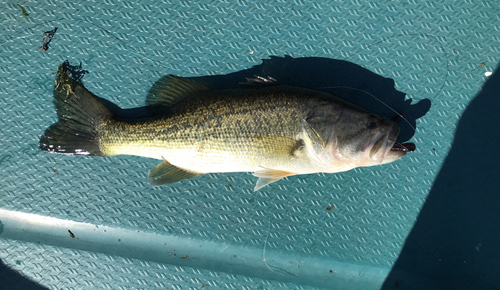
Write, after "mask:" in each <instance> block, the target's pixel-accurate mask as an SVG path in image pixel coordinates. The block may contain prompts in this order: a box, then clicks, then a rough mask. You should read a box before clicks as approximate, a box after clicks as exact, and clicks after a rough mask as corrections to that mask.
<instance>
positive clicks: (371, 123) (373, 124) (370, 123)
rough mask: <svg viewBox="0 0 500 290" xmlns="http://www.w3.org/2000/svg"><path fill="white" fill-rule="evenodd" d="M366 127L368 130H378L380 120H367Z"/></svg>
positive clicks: (371, 117)
mask: <svg viewBox="0 0 500 290" xmlns="http://www.w3.org/2000/svg"><path fill="white" fill-rule="evenodd" d="M365 126H366V128H367V129H375V128H377V126H378V120H377V118H375V117H374V116H370V117H369V118H368V119H367V120H366V124H365Z"/></svg>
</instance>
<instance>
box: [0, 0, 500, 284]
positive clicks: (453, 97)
mask: <svg viewBox="0 0 500 290" xmlns="http://www.w3.org/2000/svg"><path fill="white" fill-rule="evenodd" d="M493 3H494V2H492V1H468V2H463V3H454V2H453V1H445V2H444V3H437V2H429V1H421V0H409V1H403V2H398V5H396V4H390V3H389V4H384V3H379V2H376V1H375V2H374V1H363V0H357V1H350V2H345V1H333V2H328V3H324V2H322V1H301V0H296V1H292V2H269V1H267V2H266V1H245V0H239V1H236V2H230V1H228V2H223V1H222V2H221V1H166V2H164V3H157V2H152V1H118V0H107V1H103V2H96V3H92V4H89V2H88V1H76V2H72V3H66V2H64V1H57V0H50V1H46V2H44V3H31V2H28V3H25V4H23V5H24V7H25V8H26V9H27V12H28V13H29V16H28V17H27V18H22V15H21V11H20V9H19V7H18V6H16V5H15V4H17V2H14V1H8V3H7V4H4V5H3V8H4V9H2V10H1V11H2V12H0V23H2V27H4V29H3V30H2V31H3V32H2V33H3V36H4V37H3V38H2V40H0V136H1V138H0V145H1V146H0V165H1V166H0V180H1V181H0V185H1V189H0V204H1V209H4V210H8V211H12V212H25V213H35V214H39V215H42V216H50V217H54V218H57V219H60V220H69V221H74V222H81V223H89V224H93V225H97V226H109V227H113V228H123V229H127V230H139V231H144V232H148V233H151V234H158V235H162V234H168V235H173V236H182V237H192V238H194V239H202V240H206V241H207V243H208V242H214V243H219V244H225V243H231V244H233V245H238V246H244V247H251V248H252V249H259V250H258V251H259V255H261V253H260V251H261V250H262V246H263V241H265V240H266V238H267V239H268V242H267V245H266V247H267V249H268V250H269V251H284V252H286V253H291V254H296V255H308V256H311V257H318V259H323V260H325V261H326V260H334V261H339V262H346V263H349V264H353V265H368V266H370V267H375V268H380V269H386V270H389V269H390V267H391V266H392V265H393V264H394V262H395V261H396V259H397V257H398V255H399V252H400V250H401V247H402V246H403V244H404V242H405V238H406V236H407V235H408V233H409V231H410V230H411V228H412V226H413V224H414V221H415V219H416V218H417V215H418V213H419V209H420V208H421V207H422V205H423V203H424V201H425V199H426V197H427V194H428V193H429V189H430V187H431V186H432V184H433V182H434V179H435V177H436V174H437V173H438V171H439V169H440V167H441V165H442V163H443V160H444V158H445V157H446V155H447V153H448V151H449V149H450V146H451V141H452V138H453V134H454V132H455V127H456V123H457V121H458V119H459V118H460V116H461V114H462V112H463V111H464V109H465V108H466V106H467V105H468V103H469V102H470V100H471V99H472V98H473V97H474V95H475V94H476V92H477V91H478V90H479V88H480V86H481V84H482V83H483V82H484V80H485V77H484V72H485V71H486V70H492V69H493V68H494V67H495V64H496V62H497V61H498V57H499V54H500V49H499V47H500V46H499V45H498V43H499V42H500V33H499V31H500V20H499V18H498V17H497V15H498V14H499V13H500V11H499V10H500V8H499V7H498V5H495V4H493ZM54 27H59V30H58V31H57V33H56V35H55V38H54V39H53V41H52V42H51V44H50V48H49V50H48V51H46V52H42V51H36V50H37V49H38V48H39V47H40V45H41V44H42V38H43V36H42V33H43V32H45V31H47V30H51V29H53V28H54ZM283 55H290V56H292V57H295V58H298V57H325V58H332V59H344V60H347V61H351V62H354V63H356V64H358V65H360V66H363V67H365V68H367V69H369V70H371V71H373V72H375V73H377V74H379V75H382V76H384V77H387V78H391V79H393V80H394V82H395V87H396V89H398V90H399V91H402V92H404V93H406V94H407V96H408V97H410V98H413V99H415V100H421V99H424V98H428V99H430V100H431V102H432V108H431V110H430V111H429V112H428V113H427V114H426V115H425V116H424V117H422V118H420V119H419V120H418V131H417V132H416V134H415V136H414V137H413V140H414V141H415V143H416V144H417V148H418V150H417V152H414V153H413V154H411V155H410V156H408V157H407V158H405V159H403V160H400V161H398V162H396V163H394V164H390V165H385V166H381V167H378V168H363V169H356V170H353V171H350V172H345V173H340V174H334V175H332V174H330V175H324V174H318V175H310V176H298V177H293V178H289V179H288V180H287V181H286V182H280V183H277V184H273V185H272V186H271V187H269V188H266V189H265V190H262V191H259V192H256V193H254V192H253V191H252V189H253V186H254V183H255V178H254V177H253V176H251V175H250V174H246V173H238V174H210V175H206V176H203V177H200V178H196V179H193V180H187V181H184V182H182V183H179V184H175V185H173V186H170V187H160V188H153V187H151V186H149V184H147V182H146V173H147V170H148V169H149V168H151V167H153V166H154V165H155V163H156V161H154V160H148V159H143V158H138V157H121V156H120V157H112V158H85V157H81V158H79V157H68V156H55V155H50V154H45V153H43V152H40V151H39V150H38V147H37V143H38V138H39V136H40V134H41V133H42V132H43V130H44V129H45V128H46V127H47V126H49V125H50V124H51V123H52V122H53V121H54V120H55V119H56V115H55V112H54V109H53V105H52V103H51V94H52V93H51V92H52V89H53V78H54V76H53V75H54V73H55V70H56V68H57V66H58V65H59V64H60V63H61V62H63V61H64V60H69V61H70V62H71V64H74V65H77V64H80V63H81V64H82V68H83V69H86V70H88V71H89V73H88V74H86V75H85V77H84V78H83V82H84V84H85V85H86V86H87V87H88V88H89V89H90V90H91V91H92V92H93V93H95V94H96V95H98V96H101V97H103V98H106V99H108V100H110V101H112V102H114V103H116V104H117V105H119V106H121V107H124V108H132V107H137V106H141V105H142V104H143V102H144V96H145V93H146V91H147V90H148V89H149V88H150V86H151V85H152V84H153V82H154V81H156V80H157V79H158V78H159V77H161V76H163V75H165V74H167V73H172V74H177V75H183V76H202V75H221V74H228V73H232V72H235V71H240V70H244V69H247V68H249V67H252V66H254V65H257V64H260V63H261V59H263V58H269V57H270V56H283ZM483 62H484V63H485V64H486V65H485V66H484V67H483V66H482V65H480V64H481V63H483ZM296 73H297V78H302V76H300V74H301V72H296ZM329 206H333V209H331V210H326V209H327V208H328V207H329ZM1 220H2V217H0V221H1ZM270 223H271V225H272V227H271V230H270V231H269V224H270ZM0 234H1V233H0ZM29 234H30V232H29V231H28V232H27V233H26V237H23V236H20V237H18V239H19V240H13V239H10V238H9V237H4V236H1V235H0V237H2V238H3V239H0V252H1V253H2V254H1V255H2V256H1V257H2V259H4V261H5V262H6V263H7V264H8V265H9V266H10V267H12V268H14V269H16V270H19V271H22V272H23V273H25V274H26V275H28V276H30V277H31V278H33V279H35V280H36V281H39V282H40V283H41V284H43V285H46V286H47V287H50V288H54V289H55V288H63V287H73V288H106V287H122V288H124V289H125V287H126V285H127V283H131V284H130V285H131V286H130V287H132V288H134V287H135V288H153V287H158V288H160V287H169V286H172V287H174V288H176V287H177V288H179V289H181V288H184V289H185V288H188V287H191V288H193V289H194V288H196V289H199V287H201V285H203V283H207V284H208V285H210V286H214V287H221V288H223V287H225V288H245V287H246V288H248V289H253V288H257V289H258V288H259V287H260V288H262V289H270V288H273V287H274V288H277V287H283V288H284V287H286V289H294V287H297V289H302V288H301V287H306V286H300V285H299V286H295V285H291V284H280V283H284V282H273V281H272V280H270V279H276V280H281V281H284V280H285V281H286V279H287V278H286V276H285V277H284V276H282V275H280V273H274V272H270V273H271V274H269V275H268V276H265V275H264V276H262V275H261V274H259V273H257V272H255V273H250V274H249V275H248V276H252V275H255V276H258V275H261V276H258V277H259V278H249V277H245V276H242V275H238V276H236V277H232V276H231V275H230V274H224V273H222V272H221V273H219V274H220V275H221V276H216V274H214V273H218V272H216V271H215V272H214V271H213V270H203V269H196V268H189V270H186V269H188V268H184V267H183V268H182V269H183V270H179V269H180V268H179V269H178V267H179V266H175V265H168V264H165V263H163V264H162V263H156V262H154V263H153V262H150V261H145V260H141V259H132V258H130V259H129V258H120V257H116V256H112V255H107V253H100V252H99V245H95V248H89V249H87V251H88V252H81V251H80V250H72V249H70V248H71V246H70V245H68V247H69V248H57V247H52V246H51V245H50V244H47V245H44V244H43V242H42V243H41V244H33V243H26V242H24V241H27V240H29V237H28V236H29ZM94 252H95V253H94ZM27 253H33V254H32V255H28V254H27ZM16 256H19V257H20V258H14V257H16ZM42 257H50V258H45V259H43V258H42ZM109 257H113V258H109ZM110 259H114V260H112V261H111V262H110ZM74 260H77V261H78V262H72V261H74ZM16 261H20V263H21V265H18V264H17V262H16ZM73 263H75V264H73ZM214 267H216V266H214ZM92 268H96V269H98V270H92ZM151 268H155V270H154V271H153V270H151ZM221 268H222V267H221ZM123 269H128V270H123ZM157 269H159V270H157ZM187 273H189V274H187ZM331 275H332V274H330V273H325V276H324V279H325V281H326V280H329V279H331ZM115 276H116V277H119V278H116V279H115V278H113V279H112V278H111V277H115ZM131 277H133V278H131ZM185 277H189V278H185ZM221 277H222V278H221ZM64 278H67V279H64ZM127 279H128V280H127ZM117 281H118V284H116V283H117ZM141 281H142V282H141ZM193 281H194V282H193ZM204 281H206V282H204ZM343 281H347V280H343ZM299 282H300V281H299ZM299 282H298V283H299ZM330 282H331V281H330ZM68 283H69V284H68ZM211 283H212V284H211ZM252 283H253V284H252ZM266 283H267V284H266ZM276 283H278V284H276ZM381 283H382V281H378V280H374V281H373V285H371V286H373V287H374V288H376V285H379V286H380V285H381ZM200 284H201V285H200ZM299 284H300V283H299ZM117 285H118V286H117ZM325 285H331V284H328V283H326V282H325ZM352 285H354V284H345V285H344V284H342V283H340V284H337V287H338V288H339V289H351V288H352V287H353V286H352ZM358 285H359V284H358ZM374 285H375V286H374ZM368 288H370V287H368ZM304 289H305V288H304Z"/></svg>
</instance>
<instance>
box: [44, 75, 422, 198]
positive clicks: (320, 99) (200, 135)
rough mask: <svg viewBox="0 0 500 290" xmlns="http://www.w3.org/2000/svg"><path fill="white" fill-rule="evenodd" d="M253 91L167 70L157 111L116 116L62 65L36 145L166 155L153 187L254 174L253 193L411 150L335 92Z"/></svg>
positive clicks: (271, 85) (152, 175) (266, 82)
mask: <svg viewBox="0 0 500 290" xmlns="http://www.w3.org/2000/svg"><path fill="white" fill-rule="evenodd" d="M253 84H256V85H255V86H253V87H252V88H240V89H230V90H221V91H210V90H209V89H207V88H206V87H203V86H201V85H199V84H196V83H193V82H190V81H188V80H185V79H183V78H180V77H175V76H172V75H169V76H165V77H163V78H161V79H160V80H159V81H157V82H156V83H155V84H154V85H153V87H152V88H151V90H150V91H149V93H148V96H147V98H146V104H147V105H150V106H153V107H155V108H156V111H160V112H161V113H160V114H159V115H155V116H154V117H152V118H148V119H143V120H142V119H141V120H120V119H118V118H116V117H114V116H113V114H112V113H111V112H110V110H108V108H107V107H106V106H105V105H104V104H103V103H102V102H101V101H100V100H99V99H98V98H96V97H95V96H93V95H92V93H90V92H89V91H88V90H87V89H85V88H84V87H83V86H82V85H80V84H78V83H77V82H75V81H74V80H73V79H72V78H71V77H70V76H69V75H68V73H67V72H66V70H65V69H64V68H63V67H62V66H60V67H59V70H58V73H57V77H56V81H55V89H54V104H55V107H56V111H57V115H58V119H59V121H58V122H57V123H55V124H53V125H52V126H50V127H49V128H48V129H47V130H46V131H45V133H44V134H43V135H42V136H41V138H40V148H41V149H42V150H45V151H48V152H52V153H60V154H69V155H89V156H113V155H135V156H143V157H149V158H154V159H159V160H162V161H161V163H160V164H158V165H157V166H156V167H154V168H152V169H151V170H150V171H149V176H148V178H149V180H150V182H151V183H152V184H153V185H160V184H169V183H174V182H178V181H181V180H184V179H188V178H192V177H195V176H198V175H203V174H206V173H217V172H253V173H254V175H255V176H256V177H259V179H258V181H257V183H256V186H255V190H258V189H260V188H262V187H263V186H265V185H267V184H269V183H272V182H275V181H278V180H280V179H282V178H284V177H287V176H293V175H298V174H310V173H318V172H325V173H335V172H341V171H346V170H350V169H352V168H355V167H361V166H372V165H380V164H386V163H389V162H393V161H395V160H397V159H399V158H401V157H403V156H405V155H406V154H407V152H409V151H413V150H414V149H415V148H414V147H415V146H414V145H413V144H412V143H407V144H400V143H397V142H396V138H397V136H398V133H399V125H398V124H397V123H396V122H393V121H391V120H389V119H388V118H386V117H383V116H381V115H378V114H375V113H371V112H368V111H366V110H364V109H362V108H360V107H358V106H355V105H353V104H351V103H348V102H346V101H344V100H342V99H340V98H338V97H335V96H333V95H330V94H327V93H324V92H320V91H316V90H311V89H305V88H298V87H292V86H282V85H278V84H277V83H276V82H275V81H274V80H273V79H265V78H257V79H254V80H253Z"/></svg>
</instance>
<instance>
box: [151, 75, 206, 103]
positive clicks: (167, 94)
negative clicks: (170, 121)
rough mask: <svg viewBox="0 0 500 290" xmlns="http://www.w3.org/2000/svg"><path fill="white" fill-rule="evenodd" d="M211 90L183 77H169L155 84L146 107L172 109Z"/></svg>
mask: <svg viewBox="0 0 500 290" xmlns="http://www.w3.org/2000/svg"><path fill="white" fill-rule="evenodd" d="M207 91H209V89H208V88H207V87H204V86H202V85H199V84H197V83H193V82H190V81H188V80H186V79H183V78H181V77H177V76H174V75H167V76H164V77H162V78H161V79H159V80H158V81H157V82H156V83H154V84H153V86H152V87H151V89H150V90H149V92H148V95H147V97H146V105H148V106H163V107H172V106H173V105H175V104H177V103H179V102H181V101H185V100H186V99H189V98H191V97H193V96H196V95H198V94H200V93H202V92H207Z"/></svg>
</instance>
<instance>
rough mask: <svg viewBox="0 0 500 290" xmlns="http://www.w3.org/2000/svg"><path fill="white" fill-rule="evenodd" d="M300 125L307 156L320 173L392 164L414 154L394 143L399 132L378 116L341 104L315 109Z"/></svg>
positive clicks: (410, 145) (412, 147)
mask: <svg viewBox="0 0 500 290" xmlns="http://www.w3.org/2000/svg"><path fill="white" fill-rule="evenodd" d="M310 116H311V117H309V118H307V119H306V120H305V121H304V124H303V128H304V132H306V133H307V134H305V135H307V138H304V140H305V141H306V142H305V143H306V145H307V144H309V146H306V147H308V148H311V150H309V156H310V157H311V159H312V160H314V161H315V164H317V165H319V166H321V167H322V168H323V170H324V171H323V172H340V171H345V170H349V169H352V168H355V167H364V166H373V165H380V164H386V163H390V162H393V161H395V160H398V159H400V158H402V157H404V156H405V155H406V154H407V153H408V152H411V151H413V150H415V145H414V144H413V143H406V144H400V143H397V142H396V139H397V137H398V134H399V131H400V128H399V124H398V123H397V122H394V121H392V120H390V119H388V118H386V117H384V116H382V115H379V114H376V113H372V112H368V111H366V110H364V109H362V108H359V107H357V106H354V105H352V104H347V103H343V102H337V103H333V104H332V103H330V104H327V105H322V106H318V107H316V108H315V110H314V112H313V113H312V114H311V115H310Z"/></svg>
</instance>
